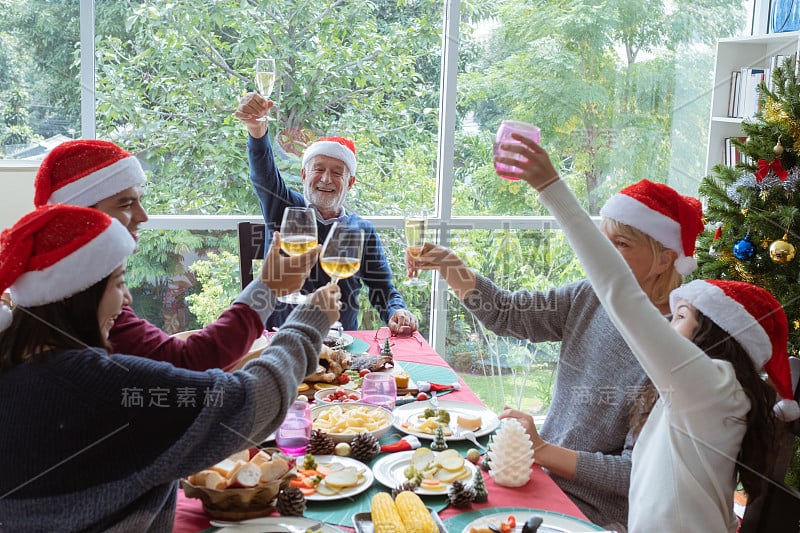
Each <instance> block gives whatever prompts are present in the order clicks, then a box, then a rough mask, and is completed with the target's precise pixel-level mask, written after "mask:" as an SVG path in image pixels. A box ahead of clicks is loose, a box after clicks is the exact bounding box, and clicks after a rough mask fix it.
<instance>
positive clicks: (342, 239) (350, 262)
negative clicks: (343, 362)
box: [319, 222, 364, 336]
mask: <svg viewBox="0 0 800 533" xmlns="http://www.w3.org/2000/svg"><path fill="white" fill-rule="evenodd" d="M363 251H364V230H363V229H358V228H354V227H350V226H347V225H341V224H340V223H339V222H334V223H333V226H332V227H331V232H330V233H328V236H327V237H326V238H325V244H323V245H322V253H321V254H320V257H319V261H320V266H322V270H324V271H325V273H326V274H328V275H329V276H330V277H331V280H332V281H333V282H334V283H338V282H339V280H340V279H345V278H349V277H351V276H353V275H355V273H356V272H358V270H359V269H360V268H361V257H362V254H363ZM331 328H332V329H337V330H338V331H339V334H340V336H341V329H342V324H341V322H338V321H337V322H334V323H333V324H332V325H331Z"/></svg>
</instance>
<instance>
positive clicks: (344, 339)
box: [328, 329, 354, 348]
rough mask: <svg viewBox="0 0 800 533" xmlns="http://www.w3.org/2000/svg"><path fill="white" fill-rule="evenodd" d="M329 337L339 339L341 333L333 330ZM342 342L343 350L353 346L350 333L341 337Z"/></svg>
mask: <svg viewBox="0 0 800 533" xmlns="http://www.w3.org/2000/svg"><path fill="white" fill-rule="evenodd" d="M328 336H330V337H334V338H335V337H339V332H338V331H337V330H335V329H332V330H330V331H329V332H328ZM339 338H340V339H341V341H342V348H347V347H348V346H350V345H351V344H353V340H354V339H353V336H352V335H350V334H349V333H342V335H341V337H339Z"/></svg>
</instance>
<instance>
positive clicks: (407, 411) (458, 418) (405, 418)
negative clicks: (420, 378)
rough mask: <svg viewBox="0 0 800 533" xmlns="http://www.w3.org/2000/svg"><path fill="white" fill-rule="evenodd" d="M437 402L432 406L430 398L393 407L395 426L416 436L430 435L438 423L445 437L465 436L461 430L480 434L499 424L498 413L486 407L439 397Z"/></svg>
mask: <svg viewBox="0 0 800 533" xmlns="http://www.w3.org/2000/svg"><path fill="white" fill-rule="evenodd" d="M438 403H439V405H438V407H434V406H433V404H431V402H430V401H422V402H413V403H408V404H405V405H401V406H399V407H395V409H394V427H395V428H397V429H398V430H400V431H403V432H405V433H409V434H412V435H416V436H417V437H419V438H423V439H433V437H434V434H435V433H436V428H437V427H438V426H439V424H441V425H442V429H443V431H444V437H445V440H466V439H465V438H464V437H463V436H462V433H463V432H464V431H471V432H473V433H474V434H475V436H476V437H483V436H485V435H489V434H491V433H492V432H493V431H494V430H495V429H497V426H499V425H500V419H499V418H498V417H497V415H496V414H495V413H494V412H493V411H491V410H490V409H487V408H486V407H482V406H480V405H475V404H472V403H467V402H457V401H447V400H444V401H443V400H439V402H438Z"/></svg>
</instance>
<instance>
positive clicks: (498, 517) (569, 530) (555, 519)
mask: <svg viewBox="0 0 800 533" xmlns="http://www.w3.org/2000/svg"><path fill="white" fill-rule="evenodd" d="M509 515H514V518H515V519H516V523H517V526H516V527H515V528H514V529H513V530H512V531H513V532H519V531H522V526H523V525H524V524H525V522H527V521H528V519H530V518H531V517H532V516H540V517H541V518H542V519H543V520H544V521H543V522H542V525H541V526H539V533H575V532H581V533H582V532H587V531H602V530H603V529H602V528H601V527H599V526H597V525H595V524H592V523H591V522H586V521H584V520H581V519H579V518H575V517H574V516H569V515H566V514H562V513H554V512H551V511H541V510H539V509H529V510H527V511H519V510H515V511H498V512H496V513H492V514H486V515H484V516H481V517H480V518H477V519H475V520H473V521H471V522H469V523H468V524H466V525H465V526H464V527H463V529H460V530H457V531H452V532H451V533H461V532H464V533H469V530H470V528H473V527H474V528H485V527H489V524H494V525H495V526H499V525H500V523H501V522H504V521H505V520H507V519H508V516H509Z"/></svg>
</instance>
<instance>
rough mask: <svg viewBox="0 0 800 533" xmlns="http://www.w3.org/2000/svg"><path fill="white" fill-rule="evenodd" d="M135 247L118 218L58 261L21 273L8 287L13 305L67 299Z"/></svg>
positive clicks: (107, 270)
mask: <svg viewBox="0 0 800 533" xmlns="http://www.w3.org/2000/svg"><path fill="white" fill-rule="evenodd" d="M135 248H136V242H135V241H134V240H133V237H131V234H130V232H128V230H127V229H125V226H123V225H122V224H121V223H120V222H119V220H117V219H112V220H111V224H109V226H108V227H107V228H106V229H104V230H103V231H102V232H100V234H99V235H97V236H96V237H95V238H94V239H92V240H91V241H89V242H87V243H86V244H85V245H83V246H82V247H81V248H79V249H78V250H76V251H74V252H73V253H71V254H70V255H68V256H66V257H65V258H63V259H61V260H60V261H58V262H57V263H54V264H52V265H50V266H49V267H47V268H45V269H42V270H34V271H30V272H26V273H24V274H23V275H21V276H20V277H19V278H17V280H16V281H15V282H14V284H13V285H11V287H10V291H11V299H12V300H13V302H14V305H22V306H26V307H35V306H38V305H45V304H49V303H53V302H59V301H61V300H64V299H65V298H69V297H70V296H73V295H75V294H77V293H79V292H81V291H83V290H86V289H88V288H89V287H91V286H92V285H94V284H95V283H97V282H98V281H100V280H101V279H103V278H105V277H106V276H108V275H109V274H111V273H112V272H114V269H116V268H117V267H118V266H120V265H121V264H122V263H123V262H124V261H125V259H126V258H127V257H128V256H129V255H131V254H132V253H133V251H134V249H135Z"/></svg>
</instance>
